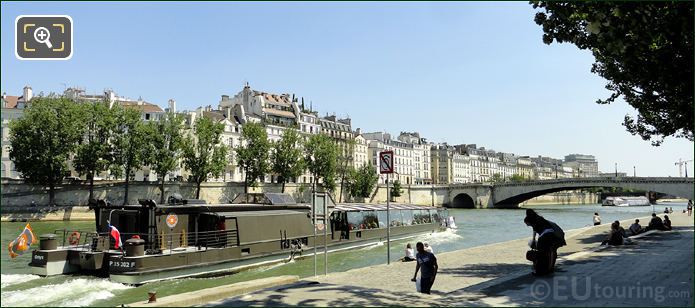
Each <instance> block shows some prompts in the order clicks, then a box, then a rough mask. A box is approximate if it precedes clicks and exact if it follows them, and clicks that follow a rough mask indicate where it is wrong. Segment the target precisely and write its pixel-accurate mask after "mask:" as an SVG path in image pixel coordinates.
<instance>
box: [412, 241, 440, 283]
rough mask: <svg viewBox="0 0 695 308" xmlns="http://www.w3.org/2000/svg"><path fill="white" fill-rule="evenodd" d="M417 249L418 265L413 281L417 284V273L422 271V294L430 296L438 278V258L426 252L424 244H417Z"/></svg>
mask: <svg viewBox="0 0 695 308" xmlns="http://www.w3.org/2000/svg"><path fill="white" fill-rule="evenodd" d="M415 249H417V254H416V255H415V259H416V260H417V265H415V274H414V275H413V279H411V281H414V282H417V272H418V271H420V270H421V271H420V293H425V294H430V291H431V289H432V285H433V284H434V279H435V278H436V277H437V270H438V269H439V265H438V264H437V257H435V256H434V254H433V253H431V252H427V251H425V245H424V244H422V242H417V244H415Z"/></svg>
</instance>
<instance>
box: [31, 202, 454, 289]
mask: <svg viewBox="0 0 695 308" xmlns="http://www.w3.org/2000/svg"><path fill="white" fill-rule="evenodd" d="M329 200H330V199H329ZM327 208H328V213H329V215H328V221H327V223H324V218H323V217H324V216H323V215H321V214H318V215H316V220H317V224H316V230H315V229H314V228H315V227H314V224H313V220H314V217H312V209H311V206H310V205H306V204H297V203H296V202H294V200H293V199H292V197H291V196H289V195H285V194H271V193H265V194H249V195H244V196H240V197H237V198H236V199H235V200H234V201H233V202H232V203H231V204H204V202H200V201H195V200H176V199H174V200H173V201H172V202H170V203H169V204H167V205H157V204H156V203H155V202H154V201H152V200H140V204H139V205H125V206H116V205H110V204H107V203H105V202H103V201H101V202H99V203H97V204H95V205H94V206H93V209H94V211H95V216H96V217H95V218H96V231H81V230H57V231H56V233H55V234H49V235H42V236H41V242H40V248H39V249H37V250H34V251H33V253H32V261H31V263H29V266H30V267H31V268H32V272H33V273H34V274H38V275H42V276H51V275H58V274H69V273H81V274H93V275H101V276H108V277H109V279H110V280H112V281H116V282H121V283H127V284H136V285H137V284H143V283H147V282H152V281H158V280H166V279H174V278H182V277H192V276H204V275H216V274H220V273H228V272H235V271H239V270H242V269H244V268H248V267H254V266H259V265H263V264H269V263H276V262H283V261H288V260H290V259H292V258H295V257H306V256H308V255H313V251H314V249H313V248H314V246H316V247H320V248H323V246H324V228H325V227H327V229H326V230H325V231H326V233H327V235H326V238H327V241H326V246H327V247H328V251H329V252H331V251H337V250H341V249H349V248H352V247H355V246H361V245H368V244H371V243H374V242H378V241H385V240H386V232H387V231H386V229H387V228H386V222H387V218H386V205H384V204H363V203H353V204H337V205H336V204H332V203H331V202H329V204H328V205H327ZM390 208H391V211H390V218H391V223H390V225H391V239H392V240H396V239H401V238H406V237H411V236H415V235H418V234H423V233H431V232H437V231H442V230H444V229H446V222H447V219H446V218H447V217H448V213H447V211H446V209H444V208H435V207H428V206H417V205H406V204H391V207H390ZM320 213H322V211H320ZM109 223H110V225H112V226H114V227H116V228H117V229H118V230H119V231H120V241H121V243H122V246H120V247H117V239H116V238H115V237H114V236H113V235H112V232H111V228H110V227H109ZM317 233H318V235H317V236H315V234H317ZM320 251H323V249H320Z"/></svg>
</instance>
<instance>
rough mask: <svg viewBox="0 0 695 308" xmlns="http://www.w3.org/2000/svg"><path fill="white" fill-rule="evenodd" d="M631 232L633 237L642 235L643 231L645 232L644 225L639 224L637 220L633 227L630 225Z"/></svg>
mask: <svg viewBox="0 0 695 308" xmlns="http://www.w3.org/2000/svg"><path fill="white" fill-rule="evenodd" d="M629 230H630V233H631V234H632V235H637V234H640V233H642V231H643V230H642V225H640V224H639V219H635V223H633V224H632V225H630V228H629Z"/></svg>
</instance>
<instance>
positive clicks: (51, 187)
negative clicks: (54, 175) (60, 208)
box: [48, 183, 56, 206]
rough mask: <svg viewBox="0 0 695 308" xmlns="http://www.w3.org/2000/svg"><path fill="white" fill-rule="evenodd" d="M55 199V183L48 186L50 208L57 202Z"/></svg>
mask: <svg viewBox="0 0 695 308" xmlns="http://www.w3.org/2000/svg"><path fill="white" fill-rule="evenodd" d="M55 198H56V195H55V184H54V183H51V184H49V185H48V205H49V206H53V205H55V202H54V201H55Z"/></svg>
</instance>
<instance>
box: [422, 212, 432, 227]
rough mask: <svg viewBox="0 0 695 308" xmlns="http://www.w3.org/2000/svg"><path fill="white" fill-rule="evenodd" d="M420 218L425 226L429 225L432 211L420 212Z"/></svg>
mask: <svg viewBox="0 0 695 308" xmlns="http://www.w3.org/2000/svg"><path fill="white" fill-rule="evenodd" d="M422 216H423V221H424V222H425V223H426V224H431V223H432V211H430V210H422Z"/></svg>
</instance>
